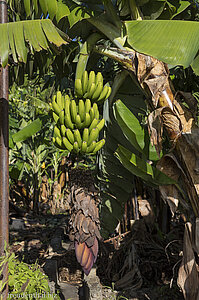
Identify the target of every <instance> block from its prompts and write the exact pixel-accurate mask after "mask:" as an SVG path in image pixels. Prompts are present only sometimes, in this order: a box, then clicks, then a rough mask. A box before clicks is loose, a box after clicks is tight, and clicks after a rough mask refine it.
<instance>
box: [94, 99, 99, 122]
mask: <svg viewBox="0 0 199 300" xmlns="http://www.w3.org/2000/svg"><path fill="white" fill-rule="evenodd" d="M93 110H94V115H95V118H96V119H98V120H99V109H98V105H97V103H93Z"/></svg>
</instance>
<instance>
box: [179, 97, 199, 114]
mask: <svg viewBox="0 0 199 300" xmlns="http://www.w3.org/2000/svg"><path fill="white" fill-rule="evenodd" d="M175 98H176V99H177V100H178V102H181V101H184V102H186V104H187V105H188V106H189V111H191V113H192V115H193V117H194V118H196V112H197V105H198V101H197V100H196V98H195V97H194V96H193V95H192V94H191V93H186V92H182V91H178V92H177V93H176V96H175Z"/></svg>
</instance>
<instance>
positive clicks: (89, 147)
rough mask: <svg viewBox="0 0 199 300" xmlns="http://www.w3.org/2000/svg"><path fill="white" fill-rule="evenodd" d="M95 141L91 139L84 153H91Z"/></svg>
mask: <svg viewBox="0 0 199 300" xmlns="http://www.w3.org/2000/svg"><path fill="white" fill-rule="evenodd" d="M95 145H96V141H92V143H91V144H90V146H87V149H86V153H92V152H93V150H94V149H95Z"/></svg>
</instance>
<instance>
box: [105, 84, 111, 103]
mask: <svg viewBox="0 0 199 300" xmlns="http://www.w3.org/2000/svg"><path fill="white" fill-rule="evenodd" d="M111 90H112V89H111V87H110V86H109V87H108V92H107V94H106V97H105V100H106V99H108V97H109V96H110V94H111Z"/></svg>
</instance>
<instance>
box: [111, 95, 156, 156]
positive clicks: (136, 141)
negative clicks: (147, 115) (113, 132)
mask: <svg viewBox="0 0 199 300" xmlns="http://www.w3.org/2000/svg"><path fill="white" fill-rule="evenodd" d="M114 111H115V117H116V120H117V122H118V124H119V126H120V127H121V129H122V131H123V133H124V135H125V136H126V137H127V139H128V140H129V142H130V143H131V144H132V145H133V147H134V148H135V149H137V150H138V151H139V152H141V153H142V154H144V156H145V158H146V159H150V160H158V159H159V156H158V154H157V152H156V149H155V147H152V145H151V143H150V140H149V135H148V132H147V131H146V130H145V129H144V128H143V127H142V126H141V125H140V122H139V120H138V119H137V118H136V117H135V115H134V114H133V113H132V112H131V111H130V110H129V109H128V108H127V107H126V105H125V104H124V103H123V102H122V101H121V100H117V101H116V102H115V105H114Z"/></svg>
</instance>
